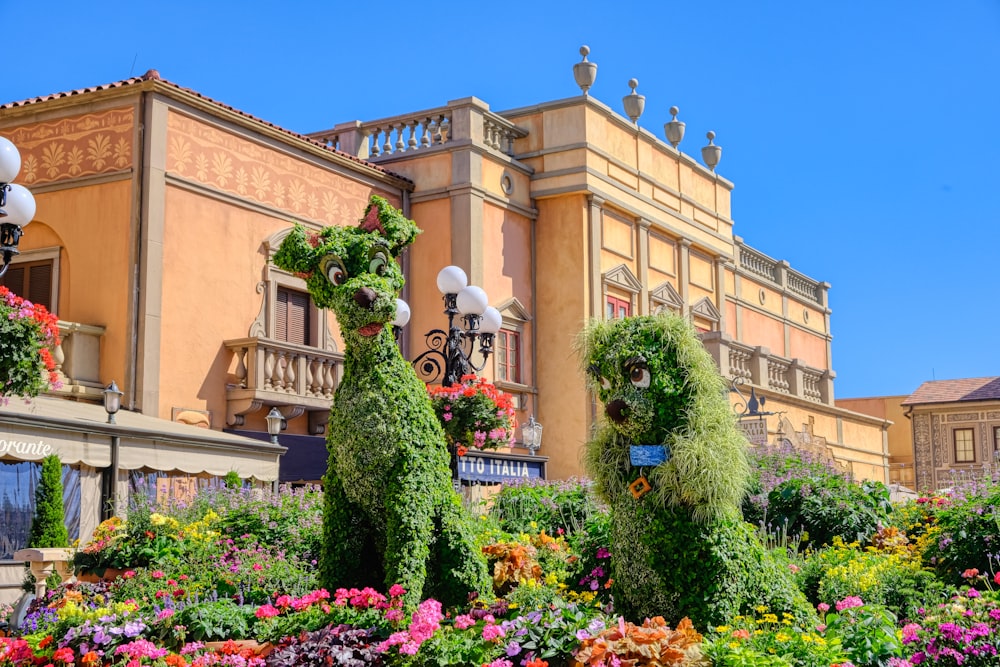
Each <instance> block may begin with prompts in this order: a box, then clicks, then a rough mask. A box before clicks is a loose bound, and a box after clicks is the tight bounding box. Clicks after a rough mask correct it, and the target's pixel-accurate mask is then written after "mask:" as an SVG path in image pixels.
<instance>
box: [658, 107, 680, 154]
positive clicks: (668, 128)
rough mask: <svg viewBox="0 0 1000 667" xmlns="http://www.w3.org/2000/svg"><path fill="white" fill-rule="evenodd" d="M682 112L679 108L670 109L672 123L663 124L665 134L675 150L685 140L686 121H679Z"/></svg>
mask: <svg viewBox="0 0 1000 667" xmlns="http://www.w3.org/2000/svg"><path fill="white" fill-rule="evenodd" d="M680 111H681V110H680V109H678V108H677V107H670V117H671V118H670V122H669V123H664V124H663V133H664V134H666V135H667V141H669V142H670V145H671V146H673V147H674V148H677V146H678V145H680V143H681V142H682V141H683V140H684V121H682V120H677V114H679V113H680Z"/></svg>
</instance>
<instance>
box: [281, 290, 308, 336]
mask: <svg viewBox="0 0 1000 667" xmlns="http://www.w3.org/2000/svg"><path fill="white" fill-rule="evenodd" d="M274 315H275V319H274V321H275V327H274V337H275V339H277V340H283V341H285V342H288V343H295V344H297V345H309V331H310V330H311V328H310V326H309V294H307V293H306V292H299V291H298V290H293V289H288V288H287V287H280V286H279V287H278V295H277V303H276V304H275V311H274Z"/></svg>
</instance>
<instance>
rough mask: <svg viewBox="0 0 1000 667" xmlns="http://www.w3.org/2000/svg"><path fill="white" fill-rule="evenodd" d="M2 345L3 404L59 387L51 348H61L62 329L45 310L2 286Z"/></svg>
mask: <svg viewBox="0 0 1000 667" xmlns="http://www.w3.org/2000/svg"><path fill="white" fill-rule="evenodd" d="M0 341H3V344H2V345H0V378H3V380H2V381H0V401H6V400H7V399H9V398H10V397H11V396H23V397H33V396H38V395H39V394H40V393H42V392H43V391H46V390H47V389H48V388H49V387H50V386H58V384H59V378H58V376H57V375H56V372H55V368H56V365H55V360H54V359H53V358H52V352H51V348H53V347H55V346H56V345H58V344H59V326H58V323H57V320H56V317H55V315H52V314H51V313H50V312H49V311H48V310H46V308H45V306H42V305H38V304H34V303H32V302H30V301H28V300H26V299H22V298H21V297H19V296H17V295H15V294H14V293H13V292H11V291H10V290H9V289H7V288H6V287H3V286H0Z"/></svg>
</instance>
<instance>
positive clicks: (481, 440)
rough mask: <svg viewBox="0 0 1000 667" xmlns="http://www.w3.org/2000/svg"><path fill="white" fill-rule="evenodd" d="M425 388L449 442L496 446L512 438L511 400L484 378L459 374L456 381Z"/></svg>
mask: <svg viewBox="0 0 1000 667" xmlns="http://www.w3.org/2000/svg"><path fill="white" fill-rule="evenodd" d="M427 392H428V393H429V394H430V397H431V405H432V406H433V407H434V414H436V415H437V418H438V420H439V421H440V422H441V426H442V428H443V429H444V435H445V438H446V439H447V440H448V444H449V445H452V446H460V447H464V448H468V449H496V448H497V447H507V446H509V445H510V444H511V443H512V442H513V441H514V428H515V427H516V426H517V421H516V419H515V418H514V403H513V401H512V400H511V398H510V395H509V394H505V393H504V392H502V391H500V390H499V389H497V388H496V387H495V386H494V385H493V384H492V383H491V382H489V381H488V380H486V379H485V378H481V377H478V376H476V375H463V376H462V379H461V381H460V382H459V383H458V384H456V385H452V386H450V387H445V386H430V385H428V387H427ZM459 455H461V453H460V454H459Z"/></svg>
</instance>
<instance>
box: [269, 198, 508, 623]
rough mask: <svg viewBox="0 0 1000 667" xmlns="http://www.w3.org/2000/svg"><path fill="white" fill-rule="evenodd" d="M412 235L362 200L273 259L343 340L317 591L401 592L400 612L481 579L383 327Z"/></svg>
mask: <svg viewBox="0 0 1000 667" xmlns="http://www.w3.org/2000/svg"><path fill="white" fill-rule="evenodd" d="M419 232H420V230H419V229H417V226H416V225H415V224H414V223H413V221H411V220H408V219H407V218H406V217H405V216H404V215H403V214H402V213H401V212H400V211H398V210H396V209H395V208H393V207H392V206H391V205H390V204H389V203H388V202H387V201H386V200H385V199H382V198H381V197H376V196H373V197H372V198H371V202H370V203H369V205H368V208H367V209H366V210H365V217H364V219H363V220H362V221H361V224H360V225H359V226H358V227H327V228H325V229H324V230H323V231H322V232H320V233H319V234H318V235H316V234H311V235H310V234H307V233H306V232H305V230H303V229H302V228H301V227H299V226H298V225H296V227H295V228H294V229H293V230H292V232H291V233H290V234H289V235H288V236H287V237H286V238H285V240H284V241H283V242H282V244H281V247H280V248H279V249H278V251H277V252H276V253H275V255H274V263H275V264H276V265H277V266H279V267H281V268H282V269H285V270H286V271H293V272H295V273H298V274H300V275H303V276H304V277H305V279H306V285H307V286H308V288H309V293H310V294H311V295H312V298H313V301H314V302H315V303H316V305H317V306H318V307H320V308H330V309H332V310H333V312H334V313H335V314H336V316H337V321H338V322H339V323H340V330H341V333H342V335H343V338H344V343H345V352H344V377H343V380H342V381H341V383H340V386H339V387H338V388H337V393H336V395H335V396H334V401H333V406H332V408H331V410H330V422H329V433H328V434H327V448H328V449H329V451H330V459H329V463H328V464H327V472H326V476H325V477H324V478H323V485H324V487H323V492H324V499H325V500H324V502H325V506H324V514H323V530H324V542H325V551H324V553H323V555H322V559H321V561H320V580H321V582H322V584H323V585H324V586H326V587H327V588H330V589H331V590H332V589H333V588H334V587H339V586H365V585H376V586H377V585H380V584H383V583H384V584H385V585H386V586H389V585H392V584H400V585H402V586H403V587H404V588H405V589H406V602H407V603H408V604H410V605H411V606H413V605H415V604H416V603H417V602H419V601H420V600H421V599H422V596H427V597H431V596H433V597H436V598H437V599H439V600H441V601H442V602H443V603H445V604H446V605H448V604H458V603H463V602H465V601H466V600H467V598H468V594H469V593H470V592H472V591H477V592H480V593H485V592H487V591H489V590H490V583H489V577H488V575H487V570H486V563H485V561H484V560H483V557H482V554H481V553H480V552H479V551H478V550H477V549H476V547H475V544H474V538H473V536H472V531H471V530H470V528H469V525H468V516H467V514H466V512H465V511H464V509H463V507H462V504H461V500H460V499H459V496H458V494H457V493H455V491H454V489H453V488H452V486H451V473H450V470H449V467H448V451H447V449H446V446H445V441H444V434H443V433H442V431H441V426H440V424H439V423H438V421H437V418H436V417H435V416H434V412H433V410H432V409H431V404H430V399H429V398H428V396H427V391H426V389H425V387H424V385H423V383H421V382H420V380H419V379H418V378H417V376H416V374H415V373H414V371H413V369H412V368H411V367H410V365H409V364H408V363H407V362H406V361H405V360H404V359H403V357H402V355H401V354H400V352H399V348H398V347H397V345H396V342H395V340H394V339H393V333H392V327H391V326H388V323H390V322H391V321H392V320H393V318H394V317H395V315H396V295H397V294H398V293H399V290H400V289H402V287H403V282H404V281H403V273H402V271H401V270H400V268H399V265H398V264H397V263H396V262H395V261H394V258H395V257H396V256H398V255H399V253H400V252H401V251H402V250H403V249H404V248H406V246H408V245H409V244H410V243H412V242H413V239H414V238H416V236H417V234H418V233H419Z"/></svg>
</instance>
